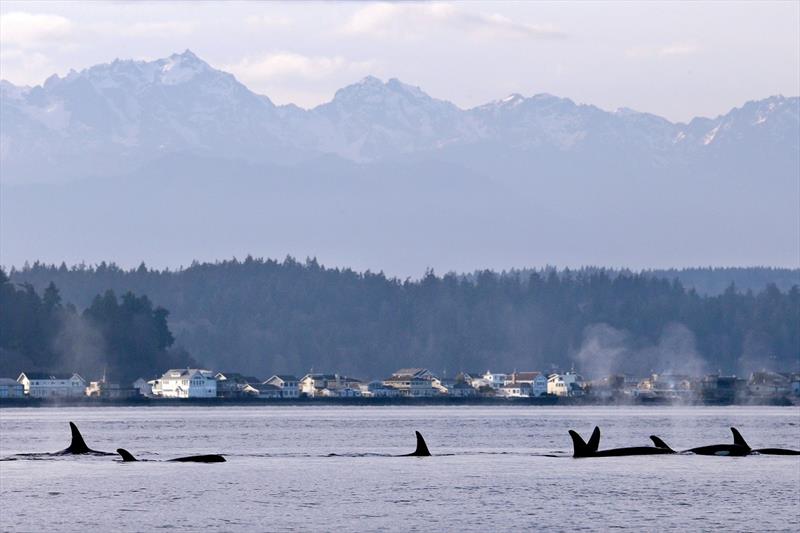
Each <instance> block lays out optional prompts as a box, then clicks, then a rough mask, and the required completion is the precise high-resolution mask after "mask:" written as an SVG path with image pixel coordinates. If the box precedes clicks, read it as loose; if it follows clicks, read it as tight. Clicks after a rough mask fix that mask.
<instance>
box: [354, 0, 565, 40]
mask: <svg viewBox="0 0 800 533" xmlns="http://www.w3.org/2000/svg"><path fill="white" fill-rule="evenodd" d="M431 27H434V28H449V29H453V30H458V31H466V32H470V33H473V34H477V35H492V36H496V35H505V36H513V37H526V38H557V37H563V36H564V34H563V33H562V32H561V31H559V30H557V29H556V28H554V27H552V26H540V25H535V24H528V23H523V22H516V21H513V20H511V19H510V18H508V17H506V16H504V15H500V14H497V13H494V14H484V13H475V12H471V11H466V10H464V9H461V8H460V7H457V6H455V5H453V4H448V3H440V2H435V3H430V4H410V3H408V4H406V3H391V4H390V3H377V4H370V5H367V6H364V7H362V8H361V9H359V10H358V11H356V12H355V13H354V14H353V15H352V16H351V17H350V19H349V20H348V21H347V23H346V24H345V25H344V27H343V28H342V31H343V32H344V33H348V34H353V35H373V36H378V37H407V38H416V37H419V32H420V30H422V29H425V28H428V29H430V28H431Z"/></svg>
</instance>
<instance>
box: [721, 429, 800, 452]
mask: <svg viewBox="0 0 800 533" xmlns="http://www.w3.org/2000/svg"><path fill="white" fill-rule="evenodd" d="M731 433H733V443H734V444H735V445H737V446H741V447H743V448H747V449H748V450H750V452H751V453H757V454H759V455H800V450H787V449H785V448H758V449H755V450H754V449H752V448H750V445H749V444H747V441H745V440H744V437H742V434H741V433H739V430H738V429H736V428H731Z"/></svg>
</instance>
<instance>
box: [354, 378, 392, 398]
mask: <svg viewBox="0 0 800 533" xmlns="http://www.w3.org/2000/svg"><path fill="white" fill-rule="evenodd" d="M361 395H362V396H364V397H367V398H396V397H398V396H400V391H399V390H397V389H395V388H394V387H387V386H386V385H384V384H383V381H379V380H374V381H370V382H369V383H367V384H366V385H362V386H361Z"/></svg>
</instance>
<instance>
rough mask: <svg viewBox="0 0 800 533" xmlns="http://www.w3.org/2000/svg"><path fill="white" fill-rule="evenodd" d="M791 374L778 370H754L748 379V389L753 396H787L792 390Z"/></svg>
mask: <svg viewBox="0 0 800 533" xmlns="http://www.w3.org/2000/svg"><path fill="white" fill-rule="evenodd" d="M791 386H792V383H791V381H790V376H789V375H786V374H778V373H777V372H766V371H762V372H753V373H752V374H750V379H749V380H748V381H747V390H748V391H749V392H750V394H751V395H753V396H758V397H761V398H776V397H781V396H786V395H787V394H789V392H790V391H791Z"/></svg>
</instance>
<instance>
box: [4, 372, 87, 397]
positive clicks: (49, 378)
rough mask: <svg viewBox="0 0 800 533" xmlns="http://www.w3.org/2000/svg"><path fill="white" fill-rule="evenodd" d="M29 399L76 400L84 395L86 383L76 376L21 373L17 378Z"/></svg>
mask: <svg viewBox="0 0 800 533" xmlns="http://www.w3.org/2000/svg"><path fill="white" fill-rule="evenodd" d="M17 383H20V384H21V385H22V386H23V388H24V390H25V394H26V395H27V396H28V397H30V398H78V397H81V396H85V395H86V381H85V380H84V379H83V378H82V377H81V376H80V375H78V374H75V373H73V374H49V373H46V372H28V373H25V372H23V373H22V374H20V375H19V377H18V378H17Z"/></svg>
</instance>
